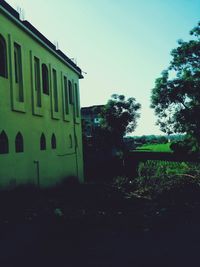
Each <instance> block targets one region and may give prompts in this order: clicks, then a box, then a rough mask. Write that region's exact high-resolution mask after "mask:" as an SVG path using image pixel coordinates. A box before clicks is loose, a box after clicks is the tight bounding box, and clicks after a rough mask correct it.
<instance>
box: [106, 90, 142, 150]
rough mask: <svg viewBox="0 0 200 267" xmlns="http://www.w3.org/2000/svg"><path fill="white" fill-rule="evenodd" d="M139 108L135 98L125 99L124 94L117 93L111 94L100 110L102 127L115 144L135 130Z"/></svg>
mask: <svg viewBox="0 0 200 267" xmlns="http://www.w3.org/2000/svg"><path fill="white" fill-rule="evenodd" d="M140 108H141V105H140V104H139V103H137V102H136V99H135V98H133V97H130V98H128V99H126V98H125V96H124V95H118V94H113V95H112V96H111V99H110V100H108V102H107V104H106V105H105V106H104V108H103V110H102V112H101V115H102V123H101V124H102V128H103V129H104V130H106V131H107V132H109V133H110V136H111V137H112V141H113V142H114V143H115V144H116V145H119V144H120V142H122V139H123V136H124V135H125V134H127V133H131V132H133V131H134V130H135V128H136V126H137V119H138V118H139V116H140V114H139V112H138V111H139V110H140Z"/></svg>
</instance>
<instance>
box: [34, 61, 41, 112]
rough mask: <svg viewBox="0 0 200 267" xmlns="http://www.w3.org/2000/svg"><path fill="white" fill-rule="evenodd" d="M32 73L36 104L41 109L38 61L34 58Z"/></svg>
mask: <svg viewBox="0 0 200 267" xmlns="http://www.w3.org/2000/svg"><path fill="white" fill-rule="evenodd" d="M34 71H35V91H36V103H37V106H38V107H41V106H42V103H41V87H40V60H39V58H37V57H34Z"/></svg>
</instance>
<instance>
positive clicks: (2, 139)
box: [0, 131, 9, 154]
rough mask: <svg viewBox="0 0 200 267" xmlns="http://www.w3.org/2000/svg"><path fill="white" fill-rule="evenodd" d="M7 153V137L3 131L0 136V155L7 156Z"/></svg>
mask: <svg viewBox="0 0 200 267" xmlns="http://www.w3.org/2000/svg"><path fill="white" fill-rule="evenodd" d="M8 151H9V145H8V137H7V135H6V133H5V132H4V131H2V132H1V134H0V154H7V153H8Z"/></svg>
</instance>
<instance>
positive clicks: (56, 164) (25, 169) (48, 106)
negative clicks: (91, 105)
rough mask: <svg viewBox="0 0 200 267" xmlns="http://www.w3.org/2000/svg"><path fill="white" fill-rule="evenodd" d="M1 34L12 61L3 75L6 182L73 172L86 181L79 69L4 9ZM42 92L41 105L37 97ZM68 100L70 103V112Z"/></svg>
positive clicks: (2, 176)
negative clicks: (20, 147) (67, 84)
mask: <svg viewBox="0 0 200 267" xmlns="http://www.w3.org/2000/svg"><path fill="white" fill-rule="evenodd" d="M0 35H2V36H3V37H4V39H5V41H6V46H7V65H8V77H7V78H5V77H1V76H0V133H1V132H2V131H5V133H6V134H7V136H8V140H9V152H8V153H6V154H0V187H5V186H9V185H13V184H14V185H15V184H21V183H34V184H37V183H38V178H39V183H40V185H41V186H49V185H53V184H55V183H57V182H59V181H60V180H61V179H62V178H64V177H67V176H71V175H73V176H78V177H79V179H80V181H83V158H82V133H81V122H80V112H79V109H80V107H79V86H78V85H79V75H78V74H77V73H76V72H75V71H74V70H73V69H71V68H70V67H68V66H67V65H66V64H64V62H62V61H61V60H59V58H58V57H56V56H55V55H54V54H53V53H52V52H51V51H49V50H48V49H47V48H46V47H45V46H42V45H41V43H40V42H38V41H36V40H35V39H34V38H33V37H32V36H31V35H30V34H28V33H27V32H26V31H24V30H23V29H22V28H21V27H20V26H19V25H18V23H17V22H15V21H12V20H11V19H10V18H9V16H6V15H5V14H4V12H3V11H2V10H1V9H0ZM14 44H17V45H19V46H20V49H21V57H22V73H23V78H22V81H21V82H20V85H19V83H18V84H17V83H16V80H15V60H14ZM34 57H37V58H38V59H39V65H40V90H37V88H36V82H35V69H34ZM0 63H1V62H0ZM43 63H45V64H46V66H47V68H48V75H49V76H48V82H49V95H47V94H44V93H43V91H42V70H41V66H42V64H43ZM53 69H55V70H56V74H57V90H58V91H57V93H58V111H55V108H54V105H55V103H54V102H55V97H54V91H53V90H54V87H53V80H52V79H53V77H52V76H53ZM64 76H65V77H66V78H67V79H68V80H70V81H71V83H72V90H73V99H74V103H72V104H70V103H69V94H68V95H67V96H65V90H64ZM19 86H21V87H20V90H21V91H22V92H23V96H24V97H23V101H22V100H19V97H18V96H19ZM75 87H77V90H75ZM68 89H69V88H68ZM75 91H77V92H75ZM68 93H69V90H68ZM76 93H77V98H76V97H75V94H76ZM38 94H39V97H40V98H41V106H38V104H37V101H36V100H37V96H38ZM75 99H77V101H75ZM65 100H66V101H65ZM65 105H68V107H69V112H68V114H66V112H65ZM18 132H20V133H21V134H22V136H23V139H24V151H23V152H21V153H16V151H15V138H16V135H17V133H18ZM42 133H43V134H44V135H45V138H46V150H41V149H40V137H41V134H42ZM52 134H55V136H56V143H57V144H56V149H52V147H51V137H52ZM37 162H38V163H37ZM37 166H38V167H39V177H38V172H37Z"/></svg>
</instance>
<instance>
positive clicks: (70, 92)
mask: <svg viewBox="0 0 200 267" xmlns="http://www.w3.org/2000/svg"><path fill="white" fill-rule="evenodd" d="M68 89H69V104H71V105H73V91H72V83H71V81H68Z"/></svg>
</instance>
